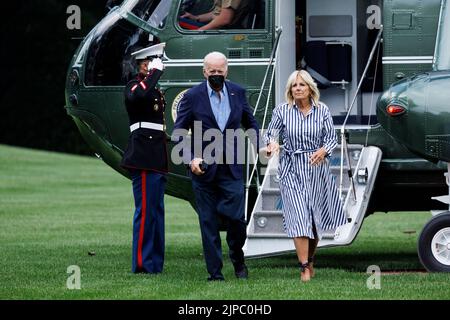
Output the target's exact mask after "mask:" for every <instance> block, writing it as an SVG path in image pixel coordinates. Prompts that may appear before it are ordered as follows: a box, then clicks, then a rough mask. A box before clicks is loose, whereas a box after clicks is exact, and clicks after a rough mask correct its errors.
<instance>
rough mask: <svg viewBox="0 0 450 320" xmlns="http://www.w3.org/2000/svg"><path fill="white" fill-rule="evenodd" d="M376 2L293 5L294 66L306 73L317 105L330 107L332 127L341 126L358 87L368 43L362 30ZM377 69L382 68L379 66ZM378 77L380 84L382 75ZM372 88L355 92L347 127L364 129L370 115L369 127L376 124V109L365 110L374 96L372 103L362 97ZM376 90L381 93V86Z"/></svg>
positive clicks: (313, 0) (318, 0) (310, 0)
mask: <svg viewBox="0 0 450 320" xmlns="http://www.w3.org/2000/svg"><path fill="white" fill-rule="evenodd" d="M380 2H381V1H377V0H362V1H361V0H340V1H333V0H307V1H305V2H300V3H299V2H296V22H297V32H298V33H297V36H296V38H297V55H296V56H297V67H298V68H303V69H306V70H307V71H309V73H310V74H311V76H312V77H313V78H314V79H315V80H316V82H317V83H318V86H319V89H320V92H321V101H323V102H324V103H325V104H327V105H328V106H329V107H330V111H331V112H332V114H333V119H334V122H335V124H339V123H342V121H343V120H344V118H345V116H346V113H347V111H348V110H349V108H350V104H351V102H352V100H353V97H354V96H355V94H356V93H357V88H358V83H359V81H360V78H361V74H362V73H363V70H364V68H365V66H366V63H367V57H368V53H369V52H370V49H371V47H372V44H373V41H370V36H369V33H370V32H369V30H368V27H367V26H366V22H367V18H368V16H367V12H368V11H369V10H368V8H369V7H370V6H374V5H375V6H376V5H379V4H380ZM368 40H369V41H368ZM379 69H380V70H381V69H382V68H381V66H380V67H379ZM379 78H380V80H381V76H380V77H379ZM372 80H373V79H372ZM372 82H373V81H372ZM366 89H367V90H366ZM372 89H373V86H372V85H369V84H365V85H364V86H363V88H362V92H360V93H358V96H357V99H356V101H355V105H354V107H353V109H352V112H351V115H350V123H352V124H358V125H360V124H367V120H368V116H372V119H371V120H372V121H373V122H375V121H376V120H375V119H376V117H375V108H371V107H370V105H371V104H373V101H376V99H377V98H378V94H379V93H377V94H376V96H375V97H374V98H373V99H372V102H371V99H368V98H367V96H368V95H369V96H370V97H371V91H372ZM377 89H378V90H377V91H380V92H381V86H380V88H377ZM365 91H370V92H367V93H366V92H365ZM372 121H371V122H372Z"/></svg>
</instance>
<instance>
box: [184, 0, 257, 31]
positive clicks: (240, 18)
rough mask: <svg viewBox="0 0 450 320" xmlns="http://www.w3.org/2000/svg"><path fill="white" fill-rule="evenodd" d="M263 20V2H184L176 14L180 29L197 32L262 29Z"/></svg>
mask: <svg viewBox="0 0 450 320" xmlns="http://www.w3.org/2000/svg"><path fill="white" fill-rule="evenodd" d="M224 9H226V10H224ZM264 19H265V1H264V0H207V1H205V0H184V1H183V2H182V5H181V6H180V11H179V12H178V23H179V25H180V27H181V28H183V29H187V30H199V31H203V30H218V29H263V28H265V21H264Z"/></svg>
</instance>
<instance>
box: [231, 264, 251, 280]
mask: <svg viewBox="0 0 450 320" xmlns="http://www.w3.org/2000/svg"><path fill="white" fill-rule="evenodd" d="M234 274H235V275H236V278H238V279H248V269H247V266H246V265H245V264H243V265H241V266H240V267H238V268H235V269H234Z"/></svg>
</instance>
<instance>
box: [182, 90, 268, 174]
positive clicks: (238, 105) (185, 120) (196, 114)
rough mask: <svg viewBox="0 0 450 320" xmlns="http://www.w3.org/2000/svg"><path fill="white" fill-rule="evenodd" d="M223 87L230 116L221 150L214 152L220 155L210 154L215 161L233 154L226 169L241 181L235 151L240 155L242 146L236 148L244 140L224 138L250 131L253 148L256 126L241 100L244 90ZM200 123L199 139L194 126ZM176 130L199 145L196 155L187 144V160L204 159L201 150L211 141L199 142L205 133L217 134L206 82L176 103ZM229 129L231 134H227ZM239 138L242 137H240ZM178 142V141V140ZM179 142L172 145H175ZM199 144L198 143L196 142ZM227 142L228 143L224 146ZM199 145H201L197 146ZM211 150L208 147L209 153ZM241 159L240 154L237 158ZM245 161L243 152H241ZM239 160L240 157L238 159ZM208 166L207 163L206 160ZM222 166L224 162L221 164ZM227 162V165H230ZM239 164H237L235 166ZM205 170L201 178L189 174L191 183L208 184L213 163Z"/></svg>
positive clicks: (245, 100) (245, 102) (257, 128)
mask: <svg viewBox="0 0 450 320" xmlns="http://www.w3.org/2000/svg"><path fill="white" fill-rule="evenodd" d="M225 85H226V87H227V91H228V97H229V101H230V109H231V112H230V116H229V118H228V121H227V124H226V126H225V129H224V131H223V132H222V133H223V137H222V141H220V143H219V144H221V145H222V146H223V148H222V150H216V151H217V152H219V153H220V152H221V153H222V154H213V156H215V157H219V158H220V157H222V159H224V160H225V159H226V158H228V160H230V155H231V154H233V155H234V157H233V161H227V163H226V164H227V165H228V167H229V168H230V172H231V175H232V177H233V178H234V179H242V171H243V165H242V164H243V163H242V161H237V160H238V152H237V151H238V148H239V150H240V151H241V152H242V151H244V150H245V149H244V145H242V144H239V145H238V143H239V142H243V141H244V139H232V140H231V139H227V136H228V137H230V135H229V134H230V133H232V134H233V133H234V132H235V130H237V129H241V130H242V128H241V125H242V127H244V129H254V130H252V131H253V132H254V137H250V138H251V141H252V143H254V144H255V145H256V146H257V145H258V142H257V141H258V139H257V137H258V136H259V127H258V124H257V122H256V120H255V118H254V117H253V112H252V110H251V108H250V106H249V105H248V103H247V98H246V96H245V89H244V88H242V87H240V86H239V85H237V84H235V83H233V82H231V81H225ZM196 121H201V136H200V132H199V131H200V130H195V128H194V122H196ZM177 129H185V130H189V129H191V130H192V141H191V142H195V141H198V143H199V145H201V148H197V149H201V150H198V151H201V154H196V153H198V151H197V150H196V148H194V143H191V154H190V160H192V159H193V158H205V156H206V155H207V154H205V153H204V151H205V148H206V147H208V145H210V144H211V143H212V141H205V139H202V137H203V136H204V133H205V131H206V130H209V129H215V130H216V132H217V131H220V129H219V126H218V124H217V121H216V118H215V117H214V113H213V111H212V108H211V104H210V101H209V97H208V89H207V84H206V81H204V82H203V83H201V84H199V85H197V86H195V87H193V88H191V89H190V90H188V91H187V92H186V94H185V95H184V97H183V99H182V100H181V102H180V105H179V108H178V115H177V120H176V122H175V126H174V131H175V130H177ZM229 129H232V130H231V132H230V131H228V132H227V130H229ZM241 136H242V135H241ZM180 141H181V140H180ZM180 141H175V142H177V143H179V142H180ZM200 141H201V142H200ZM227 141H228V142H229V143H227ZM200 143H201V144H200ZM210 149H211V146H210V147H209V150H210ZM239 155H241V154H239ZM244 157H245V152H244ZM240 159H241V157H240ZM205 160H206V162H207V163H208V159H206V158H205ZM209 161H211V160H210V159H209ZM224 162H225V161H224ZM230 162H231V163H230ZM238 162H240V163H238ZM208 165H209V166H208V169H207V170H206V172H205V174H203V175H200V176H197V175H194V174H191V176H192V178H193V179H198V180H200V181H204V182H208V181H211V180H212V179H213V178H214V176H215V173H216V170H217V163H212V164H211V163H208Z"/></svg>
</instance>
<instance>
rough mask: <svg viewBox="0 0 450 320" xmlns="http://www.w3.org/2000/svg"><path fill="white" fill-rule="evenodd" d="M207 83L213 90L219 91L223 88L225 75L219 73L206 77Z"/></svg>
mask: <svg viewBox="0 0 450 320" xmlns="http://www.w3.org/2000/svg"><path fill="white" fill-rule="evenodd" d="M208 82H209V85H210V86H211V88H212V89H213V90H216V91H219V90H222V88H223V83H224V82H225V77H224V76H221V75H219V74H216V75H213V76H209V77H208Z"/></svg>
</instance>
